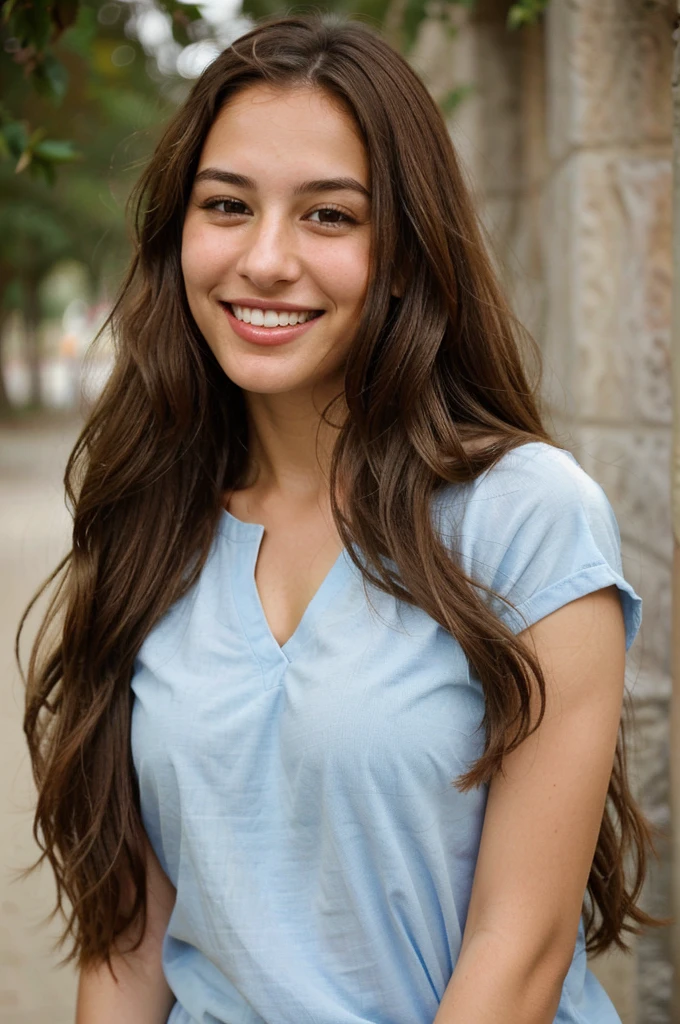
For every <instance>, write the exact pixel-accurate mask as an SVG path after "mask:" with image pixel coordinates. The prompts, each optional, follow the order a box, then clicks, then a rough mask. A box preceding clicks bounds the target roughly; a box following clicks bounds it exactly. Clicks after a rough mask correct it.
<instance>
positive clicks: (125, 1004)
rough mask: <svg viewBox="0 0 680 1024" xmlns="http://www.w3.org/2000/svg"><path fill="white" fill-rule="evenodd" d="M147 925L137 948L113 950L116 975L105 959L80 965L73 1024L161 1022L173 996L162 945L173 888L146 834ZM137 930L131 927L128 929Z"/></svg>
mask: <svg viewBox="0 0 680 1024" xmlns="http://www.w3.org/2000/svg"><path fill="white" fill-rule="evenodd" d="M145 866H146V896H147V917H146V930H145V932H144V936H143V938H142V942H141V944H140V946H139V948H138V949H137V950H136V951H135V952H134V953H129V952H128V953H125V949H127V948H128V947H129V945H130V944H129V943H128V942H127V941H126V940H127V936H125V935H124V936H122V937H121V945H122V951H121V952H120V953H115V954H112V957H111V960H112V964H113V968H114V971H115V974H116V978H115V979H114V977H113V976H112V974H111V972H110V970H109V969H108V967H107V965H106V964H100V965H98V966H92V967H89V968H88V969H86V970H82V971H81V973H80V977H79V982H78V997H77V1007H76V1024H118V1021H126V1024H165V1022H166V1021H167V1018H168V1014H169V1013H170V1010H171V1008H172V1005H173V1003H174V1001H175V997H174V995H173V993H172V991H171V989H170V987H169V985H168V983H167V981H166V979H165V975H164V973H163V965H162V946H163V939H164V936H165V932H166V929H167V926H168V921H169V920H170V915H171V914H172V910H173V907H174V905H175V896H176V891H175V888H174V886H173V885H172V883H171V882H170V880H169V879H168V877H167V875H166V874H165V872H164V871H163V869H162V867H161V865H160V863H159V861H158V858H157V857H156V855H155V853H154V851H153V849H152V847H151V844H150V843H149V841H148V839H145ZM130 934H131V935H132V936H133V937H134V938H136V937H137V935H138V934H139V932H138V930H136V929H135V928H132V929H131V933H130Z"/></svg>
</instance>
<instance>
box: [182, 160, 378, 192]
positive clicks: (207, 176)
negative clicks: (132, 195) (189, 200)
mask: <svg viewBox="0 0 680 1024" xmlns="http://www.w3.org/2000/svg"><path fill="white" fill-rule="evenodd" d="M202 181H219V182H221V183H222V184H223V185H234V186H236V188H247V189H255V188H256V187H257V186H256V184H255V182H254V181H253V179H252V178H247V177H246V176H245V174H236V173H235V171H223V170H220V169H219V168H218V167H206V169H205V170H204V171H199V173H198V174H197V175H196V177H195V178H194V184H195V185H198V184H199V183H200V182H202ZM310 192H358V193H359V194H360V195H363V196H365V197H366V199H370V198H371V193H370V192H369V191H368V189H367V188H365V187H364V186H363V185H362V184H361V182H360V181H357V180H356V178H315V179H313V180H312V181H301V182H300V184H299V185H296V186H295V188H294V189H293V195H294V196H304V195H308V194H309V193H310Z"/></svg>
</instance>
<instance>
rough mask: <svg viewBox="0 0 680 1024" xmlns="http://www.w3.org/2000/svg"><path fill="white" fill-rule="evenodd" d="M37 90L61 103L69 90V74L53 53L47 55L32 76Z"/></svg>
mask: <svg viewBox="0 0 680 1024" xmlns="http://www.w3.org/2000/svg"><path fill="white" fill-rule="evenodd" d="M32 79H33V82H34V83H35V87H36V90H37V91H38V92H39V93H41V94H42V95H43V96H49V97H51V99H53V100H54V101H55V102H56V103H58V104H59V103H61V101H62V100H63V98H64V96H65V95H66V90H67V89H68V72H67V70H66V68H65V67H64V65H63V64H62V63H61V61H59V60H57V58H56V57H55V56H54V54H53V53H49V52H48V53H46V54H45V55H44V57H43V59H42V60H41V61H40V63H39V64H38V65H37V67H36V69H35V71H34V72H33V75H32Z"/></svg>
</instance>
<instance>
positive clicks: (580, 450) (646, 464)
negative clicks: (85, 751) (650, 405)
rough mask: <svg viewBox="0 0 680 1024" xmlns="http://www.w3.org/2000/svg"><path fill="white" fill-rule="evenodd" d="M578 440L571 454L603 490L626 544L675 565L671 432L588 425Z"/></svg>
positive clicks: (581, 429)
mask: <svg viewBox="0 0 680 1024" xmlns="http://www.w3.org/2000/svg"><path fill="white" fill-rule="evenodd" d="M573 436H574V443H573V444H572V446H571V451H572V452H573V454H574V456H575V457H576V458H577V459H578V461H579V463H580V464H581V465H582V466H583V468H584V469H585V471H586V473H589V474H590V476H592V477H593V479H594V480H597V482H598V483H599V484H600V485H601V486H602V487H603V489H604V491H605V493H606V494H607V497H608V498H609V500H610V502H611V504H612V507H613V509H614V512H615V514H616V518H617V521H618V524H619V529H620V531H621V536H622V538H623V539H624V541H626V542H627V543H630V544H632V545H633V547H634V548H639V549H641V550H642V551H649V552H651V553H652V554H654V555H656V557H657V558H659V559H661V560H662V561H666V562H668V564H669V565H670V560H671V557H672V551H673V539H672V535H671V512H670V500H671V499H670V457H671V456H670V450H671V435H670V430H659V429H658V428H649V427H637V428H636V427H633V426H630V427H619V426H609V425H604V426H600V425H599V424H598V425H590V424H588V423H587V422H586V423H579V424H578V425H577V426H575V427H574V429H573ZM631 569H633V570H634V571H635V567H634V566H631ZM630 582H631V583H632V584H633V586H635V585H636V582H635V580H633V579H631V581H630Z"/></svg>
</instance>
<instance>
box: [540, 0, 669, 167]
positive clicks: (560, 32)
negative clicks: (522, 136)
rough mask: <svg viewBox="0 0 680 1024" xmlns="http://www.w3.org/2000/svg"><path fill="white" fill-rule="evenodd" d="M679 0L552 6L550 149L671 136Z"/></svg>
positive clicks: (580, 1) (557, 156) (597, 0)
mask: <svg viewBox="0 0 680 1024" xmlns="http://www.w3.org/2000/svg"><path fill="white" fill-rule="evenodd" d="M673 14H674V12H673V4H670V3H669V4H644V3H641V2H640V0H571V2H570V3H551V4H549V5H548V9H547V14H546V60H547V65H548V72H547V82H548V125H549V140H548V142H549V150H550V154H551V156H552V158H553V159H554V160H562V159H564V157H565V156H566V155H567V154H568V153H570V152H571V151H572V150H573V149H575V148H584V147H593V146H602V145H612V144H614V145H622V144H623V145H627V144H632V145H636V146H637V145H639V144H640V143H644V142H651V143H659V142H664V141H667V140H669V139H670V136H671V121H672V115H671V92H670V81H671V61H672V46H673V44H672V38H671V34H672V30H673Z"/></svg>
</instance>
